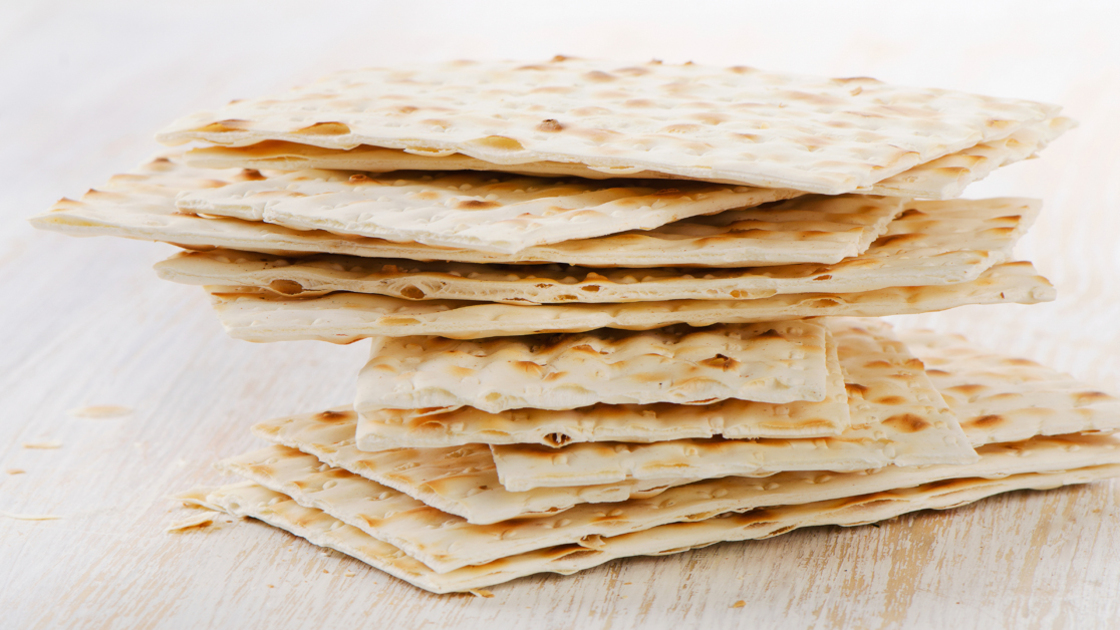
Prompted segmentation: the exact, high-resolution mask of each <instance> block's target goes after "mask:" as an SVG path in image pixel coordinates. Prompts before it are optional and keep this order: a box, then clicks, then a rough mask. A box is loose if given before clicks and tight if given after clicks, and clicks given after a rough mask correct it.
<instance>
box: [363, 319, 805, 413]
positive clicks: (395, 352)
mask: <svg viewBox="0 0 1120 630" xmlns="http://www.w3.org/2000/svg"><path fill="white" fill-rule="evenodd" d="M825 335H826V331H825V327H824V326H823V325H822V324H821V323H819V322H816V321H801V320H795V321H789V322H775V323H767V324H739V325H736V324H725V325H718V326H712V327H708V328H691V327H689V326H672V327H667V328H657V329H654V330H645V331H622V330H615V329H610V328H603V329H599V330H594V331H590V332H587V333H572V334H560V335H533V336H529V337H498V338H493V339H480V340H476V341H456V340H453V339H443V338H440V337H378V338H376V339H374V340H373V344H372V346H371V349H370V360H369V363H367V364H366V365H365V367H363V368H362V371H361V373H360V374H359V376H358V393H357V398H356V400H355V402H354V409H355V410H356V411H358V412H360V413H361V412H366V411H374V410H378V409H426V410H428V411H429V412H435V411H438V410H440V409H445V410H449V409H454V408H458V407H462V406H464V405H468V406H471V407H475V408H477V409H481V410H483V411H489V412H495V413H496V412H500V411H505V410H507V409H520V408H534V409H575V408H576V407H585V406H587V405H594V404H597V403H613V404H627V403H629V404H650V403H659V402H672V403H679V404H690V405H702V404H706V403H711V402H716V401H718V400H724V399H727V398H738V399H744V400H755V401H762V402H772V403H786V402H793V401H795V400H809V401H821V400H824V397H825V381H826V378H827V370H826V365H825V350H826V347H825Z"/></svg>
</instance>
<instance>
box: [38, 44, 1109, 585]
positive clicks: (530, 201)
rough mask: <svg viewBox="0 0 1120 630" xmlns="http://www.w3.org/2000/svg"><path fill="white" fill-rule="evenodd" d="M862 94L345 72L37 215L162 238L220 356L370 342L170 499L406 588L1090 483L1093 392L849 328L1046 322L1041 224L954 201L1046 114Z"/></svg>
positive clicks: (627, 70) (654, 69) (460, 66)
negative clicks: (1005, 310) (355, 370)
mask: <svg viewBox="0 0 1120 630" xmlns="http://www.w3.org/2000/svg"><path fill="white" fill-rule="evenodd" d="M1057 114H1058V108H1056V107H1054V106H1050V105H1044V104H1040V103H1032V102H1026V101H1015V100H1008V99H994V98H988V97H981V96H975V95H969V94H961V93H955V92H948V91H941V90H930V89H913V88H904V87H897V86H891V85H886V84H883V83H881V82H878V81H875V80H872V79H865V78H859V79H818V78H812V77H801V76H790V75H782V74H772V73H766V72H762V71H758V70H754V69H751V68H744V67H736V68H727V69H720V68H708V67H702V66H697V65H693V64H685V65H682V66H672V65H664V64H659V63H650V64H644V65H639V66H624V65H620V64H613V63H607V62H592V61H584V60H575V59H567V58H562V57H558V58H556V59H553V60H552V61H550V62H546V63H541V64H531V65H525V64H515V63H472V62H458V63H452V64H444V65H437V66H417V67H406V68H395V69H386V70H381V69H372V70H359V71H353V72H347V73H341V74H337V75H334V76H331V77H328V78H327V79H325V80H323V81H320V82H318V83H315V84H312V85H310V86H307V87H304V88H300V89H297V90H294V91H292V92H289V93H287V94H283V95H280V96H277V97H274V98H269V99H257V100H243V101H235V102H233V103H230V104H229V105H227V106H226V107H224V108H221V109H219V110H217V111H214V112H202V113H199V114H196V115H193V116H189V117H187V118H185V119H183V120H181V121H179V122H177V123H175V124H174V125H172V126H171V127H170V128H169V129H167V130H165V131H164V132H162V133H161V134H160V136H159V139H160V140H161V141H163V142H165V143H168V144H181V143H186V142H198V143H202V146H195V147H194V148H187V149H181V150H177V151H175V152H171V153H166V154H164V155H162V156H160V157H158V158H156V159H155V160H153V161H152V162H150V163H148V164H146V165H144V166H142V167H141V168H139V169H137V170H136V171H135V172H132V173H129V174H126V175H120V176H117V177H115V178H113V179H112V180H111V181H110V182H109V183H108V184H106V185H105V186H103V187H102V188H99V189H97V190H94V191H91V192H90V193H88V194H87V195H85V196H84V197H83V198H82V199H81V200H79V201H74V200H63V201H61V202H59V203H58V204H57V205H56V207H55V208H54V209H53V210H52V211H51V212H49V213H47V214H45V215H42V216H40V217H36V218H35V219H33V221H34V222H35V224H36V225H38V226H39V227H44V228H48V229H55V230H59V231H64V232H69V233H72V234H76V235H97V234H111V235H116V236H124V237H128V238H140V239H149V240H157V241H165V242H169V243H174V244H177V245H179V246H181V247H183V248H184V249H186V250H190V251H187V252H184V253H181V254H178V255H176V256H174V257H172V258H170V259H169V260H167V261H164V262H162V263H160V264H159V265H157V269H158V272H159V275H160V276H161V277H163V278H165V279H168V280H172V281H176V282H183V283H187V284H196V285H201V286H204V287H205V288H206V291H207V292H208V293H209V294H210V295H211V296H212V303H213V305H214V308H215V310H216V311H217V313H218V316H219V317H220V318H221V320H222V323H223V324H224V325H225V327H226V329H227V330H228V331H229V332H230V334H231V335H233V336H235V337H237V338H241V339H248V340H251V341H282V340H289V339H292V340H294V339H321V340H326V341H332V342H337V343H349V342H353V341H355V340H358V339H363V338H372V342H371V346H372V352H371V357H370V361H369V363H368V364H367V365H366V366H365V367H364V368H363V369H362V371H361V374H360V375H359V377H358V395H357V398H356V400H355V401H354V402H353V403H352V404H347V405H344V406H342V407H339V408H337V409H332V410H329V411H325V412H322V413H317V414H310V415H302V416H293V417H289V418H283V419H280V420H275V421H270V422H265V423H261V424H258V425H256V426H255V427H254V431H255V432H256V433H257V434H258V435H259V436H261V437H263V438H265V439H267V440H269V441H270V442H272V443H273V445H272V446H269V447H267V448H264V449H262V450H259V451H255V452H252V453H248V454H245V455H241V456H237V457H233V458H231V459H228V460H226V461H224V462H221V464H220V467H221V468H222V469H223V470H227V471H229V472H231V473H235V474H237V475H240V476H242V477H244V478H246V479H247V481H245V482H242V483H238V484H235V485H231V486H226V487H223V488H219V489H215V490H212V491H207V492H196V493H193V494H191V495H189V497H188V499H189V501H190V502H192V503H196V504H199V505H203V506H208V507H211V508H212V509H220V510H224V511H227V512H229V513H231V514H238V515H247V516H252V517H255V518H258V519H260V520H263V521H265V522H268V523H270V524H272V525H274V526H276V527H279V528H282V529H285V530H288V531H290V532H292V533H294V534H296V535H298V536H302V537H304V538H306V539H307V540H309V541H311V542H312V543H314V544H317V545H321V546H325V547H331V548H334V549H337V550H339V551H342V552H343V553H346V554H349V555H352V556H354V557H356V558H359V559H361V560H363V561H365V562H367V563H369V564H371V565H373V566H375V567H377V568H380V569H382V570H384V571H387V572H389V573H391V574H393V575H395V576H397V577H400V578H402V579H404V580H407V581H409V582H411V583H413V584H416V585H418V586H420V587H422V588H425V589H428V590H431V591H436V592H447V591H461V590H471V589H477V588H480V587H483V586H487V585H491V584H495V583H499V582H503V581H507V580H510V579H514V578H516V577H519V576H523V575H528V574H532V573H538V572H549V571H550V572H557V573H571V572H573V571H578V570H580V569H583V568H587V567H591V566H595V565H597V564H600V563H603V562H606V561H608V560H611V559H614V558H619V557H624V556H632V555H651V554H653V555H655V554H665V553H675V552H679V551H683V550H687V549H691V548H695V547H699V546H704V545H710V544H713V543H717V542H721V541H733V540H745V539H754V538H762V537H767V536H773V535H776V534H780V533H783V532H786V531H789V530H791V529H794V528H797V527H804V526H809V525H821V524H839V525H855V524H860V523H867V522H872V521H876V520H881V519H885V518H890V517H892V516H895V515H898V514H901V513H904V512H908V511H914V510H920V509H926V508H947V507H953V506H956V505H960V504H962V503H966V502H969V501H973V500H977V499H979V498H982V497H985V496H989V495H991V494H994V493H999V492H1005V491H1009V490H1014V489H1021V488H1049V487H1054V486H1057V485H1063V484H1071V483H1083V482H1086V481H1090V480H1093V479H1098V478H1101V477H1106V476H1111V475H1115V474H1120V449H1118V448H1117V445H1118V444H1120V442H1117V440H1115V439H1113V438H1112V437H1111V436H1110V433H1111V432H1112V431H1113V430H1115V429H1117V428H1120V403H1118V402H1117V401H1116V400H1115V399H1113V398H1112V397H1110V396H1107V395H1105V394H1102V393H1099V392H1095V391H1092V390H1091V389H1089V388H1086V387H1085V386H1084V385H1081V384H1078V383H1076V382H1074V381H1072V380H1071V379H1069V378H1068V377H1066V376H1063V375H1061V374H1057V373H1055V372H1053V371H1050V370H1047V369H1046V368H1043V367H1041V366H1038V365H1036V364H1033V363H1030V362H1025V361H1022V360H1013V359H1006V358H1002V357H996V356H992V355H988V354H984V353H982V352H979V351H977V350H974V349H972V348H970V347H969V346H968V345H967V344H966V343H964V342H963V340H960V339H956V338H946V337H939V336H934V335H929V334H922V335H915V336H909V337H905V338H904V339H902V340H900V339H899V338H897V337H896V336H895V335H894V333H893V332H892V331H891V330H890V328H889V327H888V326H886V325H885V324H883V323H881V322H880V321H878V320H877V319H874V318H875V317H876V316H884V315H894V314H902V313H918V312H926V311H932V310H940V309H946V308H952V307H955V306H960V305H964V304H989V303H1000V302H1019V303H1034V302H1040V301H1045V300H1050V299H1052V298H1053V290H1052V288H1051V286H1050V284H1049V283H1048V282H1047V281H1046V280H1045V279H1044V278H1042V277H1040V276H1038V275H1037V274H1036V273H1035V271H1034V269H1033V268H1032V267H1031V265H1030V263H1027V262H1021V261H1015V260H1014V258H1013V257H1012V255H1011V251H1012V247H1013V245H1014V243H1015V241H1016V240H1017V239H1018V238H1019V237H1020V236H1021V235H1022V234H1023V232H1024V231H1025V230H1026V229H1027V228H1028V227H1029V226H1030V224H1031V222H1032V221H1033V220H1034V218H1035V216H1036V214H1037V212H1038V210H1039V204H1038V202H1036V201H1032V200H1026V199H1010V198H1004V199H981V200H966V199H959V198H958V195H960V193H961V192H962V190H963V188H964V187H965V186H966V185H967V184H969V183H970V182H972V181H975V180H976V179H979V178H982V177H984V176H986V175H987V174H988V173H990V172H991V171H993V170H994V169H996V168H998V167H1000V166H1002V165H1004V164H1007V163H1010V162H1014V161H1016V160H1020V159H1024V158H1027V157H1030V156H1032V155H1033V154H1034V152H1035V151H1037V150H1039V149H1041V148H1042V147H1043V146H1045V145H1046V143H1048V142H1049V141H1051V140H1053V139H1054V138H1055V137H1057V136H1058V135H1060V134H1061V133H1062V132H1064V131H1065V130H1066V129H1068V128H1069V127H1071V126H1072V123H1071V121H1069V120H1068V119H1065V118H1062V117H1060V116H1058V115H1057Z"/></svg>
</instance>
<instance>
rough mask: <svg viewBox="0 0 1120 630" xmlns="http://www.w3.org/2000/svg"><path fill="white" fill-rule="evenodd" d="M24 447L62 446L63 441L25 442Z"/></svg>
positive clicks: (50, 447)
mask: <svg viewBox="0 0 1120 630" xmlns="http://www.w3.org/2000/svg"><path fill="white" fill-rule="evenodd" d="M23 448H34V449H41V450H47V449H54V448H62V442H55V441H52V442H24V443H23Z"/></svg>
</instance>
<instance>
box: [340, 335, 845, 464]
mask: <svg viewBox="0 0 1120 630" xmlns="http://www.w3.org/2000/svg"><path fill="white" fill-rule="evenodd" d="M825 349H826V366H827V368H828V369H827V381H826V386H825V394H826V395H825V398H824V400H822V401H819V402H804V401H798V402H791V403H787V404H770V403H758V402H749V401H744V400H736V399H729V400H724V401H721V402H718V403H714V404H708V405H701V406H692V405H675V404H655V405H604V404H598V405H593V406H590V407H584V408H581V409H575V410H565V411H547V410H541V409H517V410H512V411H503V412H501V413H487V412H485V411H479V410H478V409H475V408H473V407H462V408H460V409H456V410H454V411H445V412H433V410H429V409H414V410H408V409H384V410H380V411H366V412H363V413H361V414H360V415H359V419H358V430H357V446H358V448H360V449H362V450H366V451H377V450H384V449H390V448H432V447H446V446H458V445H461V444H534V443H536V444H546V445H549V446H563V445H565V444H568V443H573V442H605V441H621V442H661V441H667V440H680V439H687V438H709V437H714V436H722V437H725V438H728V439H755V438H811V437H827V436H835V435H838V434H840V433H841V432H842V431H843V430H844V429H846V428H847V427H848V426H849V424H850V414H849V410H848V395H847V393H846V391H845V389H844V378H843V375H842V374H841V370H840V361H839V359H838V358H837V353H836V344H835V342H834V341H833V340H832V336H831V334H827V335H826V337H825ZM365 385H366V383H364V382H362V380H361V378H360V377H359V392H361V389H362V388H363V386H365ZM359 396H360V393H359Z"/></svg>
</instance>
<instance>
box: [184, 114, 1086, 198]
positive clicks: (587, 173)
mask: <svg viewBox="0 0 1120 630" xmlns="http://www.w3.org/2000/svg"><path fill="white" fill-rule="evenodd" d="M1073 126H1074V122H1073V121H1072V120H1070V119H1069V118H1064V117H1056V118H1051V119H1048V120H1045V121H1042V122H1040V123H1030V124H1027V125H1025V126H1023V127H1022V128H1021V129H1019V130H1017V131H1016V132H1015V133H1013V134H1011V135H1010V136H1008V137H1006V138H1003V139H1000V140H992V141H989V142H982V143H980V144H977V145H975V146H972V147H968V148H967V149H964V150H962V151H960V152H958V153H952V154H950V155H946V156H944V157H941V158H938V159H936V160H933V161H931V162H927V163H925V164H919V165H917V166H915V167H913V168H911V169H910V170H908V171H904V172H902V173H899V174H898V175H894V176H892V177H888V178H887V179H884V180H882V181H880V182H878V183H877V184H875V185H874V186H872V187H871V188H869V189H868V190H867V192H869V193H871V194H876V195H889V196H899V197H912V198H927V199H951V198H953V197H957V196H959V195H960V194H961V192H962V191H963V190H964V188H965V187H966V186H968V185H969V184H971V183H972V182H974V181H977V180H980V179H983V178H984V177H986V176H987V175H989V174H990V173H991V172H992V171H994V170H995V169H997V168H999V167H1001V166H1005V165H1007V164H1010V163H1012V162H1017V161H1019V160H1022V159H1025V158H1028V157H1030V156H1032V155H1033V154H1034V153H1035V152H1037V151H1040V150H1042V149H1043V148H1044V147H1045V146H1046V145H1047V144H1049V143H1050V142H1051V141H1053V140H1054V139H1056V138H1057V137H1058V136H1060V135H1061V134H1063V133H1065V132H1066V131H1068V130H1069V129H1071V128H1072V127H1073ZM184 159H185V161H186V162H187V163H188V164H190V165H191V166H198V167H201V168H217V169H222V168H251V169H277V170H288V171H298V170H304V169H311V168H317V169H334V170H353V171H371V172H387V171H397V170H438V171H459V170H478V171H494V170H500V171H506V172H512V173H520V174H524V175H550V176H559V177H572V176H575V177H586V178H589V179H608V178H611V177H617V176H618V175H616V174H614V173H605V172H602V171H596V170H594V169H591V168H588V167H587V166H584V165H582V164H571V163H563V162H527V163H523V164H515V165H498V164H493V163H490V162H484V161H482V160H479V159H476V158H472V157H470V156H466V155H462V154H458V153H456V154H452V155H446V156H425V155H416V154H412V153H408V152H406V151H403V150H400V149H385V148H382V147H371V146H368V145H362V146H359V147H355V148H353V149H347V150H337V149H325V148H323V147H316V146H313V145H308V144H295V143H292V142H281V141H275V140H266V141H264V142H260V143H257V144H254V145H250V146H246V147H223V146H213V147H202V148H197V149H192V150H190V151H188V152H187V153H186V154H185V155H184ZM659 176H661V177H672V176H671V175H666V174H663V173H656V172H654V171H639V172H635V173H629V174H627V175H626V177H638V178H655V177H659Z"/></svg>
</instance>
